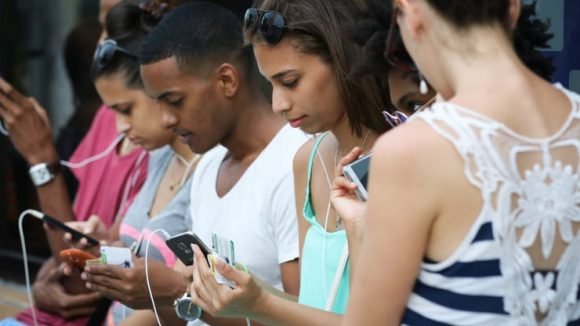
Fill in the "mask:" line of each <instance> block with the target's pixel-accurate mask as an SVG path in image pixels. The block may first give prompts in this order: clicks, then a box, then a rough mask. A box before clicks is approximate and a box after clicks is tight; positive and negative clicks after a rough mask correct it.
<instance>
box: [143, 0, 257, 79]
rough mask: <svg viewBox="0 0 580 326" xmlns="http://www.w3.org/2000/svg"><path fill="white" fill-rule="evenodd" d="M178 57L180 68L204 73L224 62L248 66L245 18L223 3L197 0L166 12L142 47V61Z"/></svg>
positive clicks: (249, 60) (243, 66)
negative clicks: (243, 22) (244, 28)
mask: <svg viewBox="0 0 580 326" xmlns="http://www.w3.org/2000/svg"><path fill="white" fill-rule="evenodd" d="M171 57H175V59H176V60H177V64H178V66H179V69H180V70H182V71H186V72H191V73H196V74H197V73H200V72H202V71H206V70H207V69H213V68H214V67H216V66H217V65H219V64H221V63H225V62H228V63H232V64H237V66H238V68H248V64H250V65H251V64H252V62H253V61H254V60H253V56H252V53H251V51H247V50H245V51H244V41H243V37H242V20H241V19H240V17H239V15H236V14H234V13H233V12H232V11H231V10H230V9H228V8H225V7H223V6H221V5H218V4H215V3H211V2H206V1H194V2H191V3H187V4H184V5H181V6H179V7H177V8H176V9H175V10H173V11H172V12H170V13H169V14H168V15H166V16H165V17H164V18H163V19H162V20H161V22H160V23H159V24H158V25H157V27H156V28H155V29H154V30H153V31H152V32H151V34H150V35H149V36H147V38H146V39H145V42H144V43H143V45H142V46H141V49H140V51H139V61H140V63H141V64H142V65H146V64H150V63H154V62H158V61H161V60H164V59H167V58H171Z"/></svg>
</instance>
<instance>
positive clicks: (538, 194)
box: [413, 90, 580, 326]
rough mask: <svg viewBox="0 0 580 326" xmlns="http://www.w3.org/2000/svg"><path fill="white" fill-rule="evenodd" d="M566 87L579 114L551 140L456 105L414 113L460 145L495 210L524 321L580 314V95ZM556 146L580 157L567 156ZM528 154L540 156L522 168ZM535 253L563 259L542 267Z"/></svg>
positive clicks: (558, 320) (503, 263) (508, 306)
mask: <svg viewBox="0 0 580 326" xmlns="http://www.w3.org/2000/svg"><path fill="white" fill-rule="evenodd" d="M563 91H564V92H565V93H566V94H567V95H568V96H569V97H570V98H571V102H572V103H574V105H573V108H572V112H571V114H570V117H569V119H568V120H567V121H566V122H565V124H564V126H562V128H561V129H560V131H559V132H558V133H556V134H555V135H554V136H553V137H550V138H546V139H529V138H526V137H523V136H520V135H518V134H516V133H515V132H513V131H512V130H510V129H509V128H507V127H506V126H504V125H502V124H501V123H499V122H497V121H494V120H492V119H490V118H487V117H485V116H482V115H479V114H478V113H476V112H474V111H471V110H468V109H464V108H461V107H459V106H455V105H453V104H449V103H440V104H435V105H434V106H433V108H432V110H430V111H425V112H421V113H420V114H418V115H417V116H416V117H414V118H413V119H416V118H418V119H421V120H423V121H425V122H426V123H428V124H429V126H430V127H432V128H433V129H434V130H435V131H436V132H438V133H439V134H440V135H442V136H443V137H445V138H446V139H447V140H449V141H450V142H451V143H453V145H454V146H455V148H456V149H457V151H458V152H459V154H460V155H461V157H462V158H463V159H464V161H465V175H466V178H467V180H468V181H469V182H470V183H471V184H473V185H474V186H476V187H478V188H479V189H480V190H481V193H482V198H483V207H482V212H484V211H487V212H490V213H489V215H488V217H489V220H491V221H493V231H494V238H495V239H496V241H498V242H499V245H500V247H501V253H500V270H501V273H502V276H503V278H504V279H505V280H506V288H505V292H504V298H503V299H504V309H505V311H507V312H508V313H509V314H510V315H511V316H512V317H513V318H514V320H515V321H516V324H518V325H520V324H521V325H534V324H538V323H540V324H542V325H550V326H551V325H565V324H566V323H567V322H568V321H570V320H574V319H572V318H578V317H580V316H579V315H580V303H579V300H578V293H579V292H578V291H579V289H580V288H579V287H580V231H578V232H576V233H575V232H574V229H575V228H576V229H578V225H580V96H578V95H575V94H572V93H570V92H567V91H565V90H563ZM557 150H560V152H559V153H561V151H562V150H567V151H568V152H567V153H574V154H573V155H568V156H567V157H568V158H569V157H574V155H576V157H577V158H576V160H572V161H571V160H565V161H562V160H560V159H557V157H556V156H557V155H556V154H555V152H556V151H557ZM522 155H528V158H529V157H530V155H531V156H532V157H541V159H539V160H538V161H539V162H536V163H535V164H533V165H532V166H531V168H527V169H526V168H521V167H520V164H519V163H520V162H519V160H520V158H521V156H522ZM555 243H559V244H560V246H559V249H558V250H559V251H558V252H556V251H555V248H556V247H555ZM563 245H564V247H562V246H563ZM534 247H535V249H534ZM534 250H535V251H534ZM536 251H539V255H540V256H541V258H543V260H545V261H547V260H548V259H552V260H551V261H553V260H554V259H556V261H557V265H556V266H555V268H554V269H553V270H551V271H543V272H541V271H539V270H538V269H537V268H536V267H535V265H534V259H538V257H536V256H534V257H532V256H531V254H530V252H536ZM538 316H541V317H538ZM538 320H541V321H538Z"/></svg>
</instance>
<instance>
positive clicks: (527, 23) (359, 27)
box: [350, 0, 555, 80]
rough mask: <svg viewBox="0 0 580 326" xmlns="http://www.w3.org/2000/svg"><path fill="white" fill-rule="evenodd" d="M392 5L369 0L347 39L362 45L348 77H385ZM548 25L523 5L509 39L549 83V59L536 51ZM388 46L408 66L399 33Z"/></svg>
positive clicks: (543, 44) (543, 42)
mask: <svg viewBox="0 0 580 326" xmlns="http://www.w3.org/2000/svg"><path fill="white" fill-rule="evenodd" d="M392 10H393V8H392V4H391V3H390V2H388V1H384V0H369V1H368V2H367V9H366V10H365V11H364V12H363V13H362V16H361V17H360V19H359V20H358V22H357V24H356V25H355V26H354V28H351V29H350V30H351V33H350V37H351V39H352V40H353V41H354V42H356V43H357V44H359V45H360V46H363V47H364V49H365V51H364V55H363V57H361V59H360V60H359V61H358V62H357V63H356V64H355V65H354V66H353V67H352V69H351V71H350V73H351V75H352V76H361V75H366V74H374V75H377V74H385V73H388V71H389V70H390V69H392V66H391V65H390V64H389V63H388V62H387V60H386V59H385V55H384V53H385V46H386V43H385V40H386V38H387V33H388V31H389V27H390V23H391V19H392ZM549 27H550V25H549V22H545V21H542V20H540V19H538V18H536V2H534V3H531V4H528V5H523V6H522V10H521V14H520V17H519V19H518V22H517V25H516V27H515V30H514V31H513V35H512V39H513V44H514V48H515V50H516V53H517V54H518V56H519V58H520V59H521V60H522V61H523V62H524V64H525V65H526V66H527V67H528V68H530V69H531V70H532V71H534V72H535V73H536V74H538V75H539V76H541V77H542V78H544V79H545V80H550V79H551V76H552V73H553V72H554V70H555V68H554V65H553V63H552V60H551V59H550V58H548V57H546V56H544V55H543V54H542V53H541V52H540V51H539V50H538V49H547V48H548V47H549V46H548V41H549V40H550V39H552V37H553V35H552V34H550V33H548V28H549ZM393 34H394V35H393V37H394V39H393V43H392V46H393V47H396V48H398V49H400V51H398V54H399V56H398V59H399V60H401V61H404V62H406V63H409V64H412V63H413V60H412V59H411V57H410V56H409V54H408V53H407V52H406V51H405V47H404V45H403V41H402V39H401V36H400V33H399V32H398V30H396V31H395V32H394V33H393Z"/></svg>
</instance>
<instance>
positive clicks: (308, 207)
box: [302, 132, 328, 223]
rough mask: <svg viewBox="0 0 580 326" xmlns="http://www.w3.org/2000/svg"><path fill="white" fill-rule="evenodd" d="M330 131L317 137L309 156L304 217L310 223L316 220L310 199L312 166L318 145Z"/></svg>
mask: <svg viewBox="0 0 580 326" xmlns="http://www.w3.org/2000/svg"><path fill="white" fill-rule="evenodd" d="M327 134H328V132H325V133H323V134H322V135H320V136H319V137H317V138H316V140H315V141H314V146H313V147H312V151H311V152H310V157H309V158H308V170H307V172H306V191H305V194H306V198H305V199H304V208H303V209H302V214H303V215H304V218H305V219H306V220H307V221H309V222H310V223H312V222H314V221H315V220H316V218H315V217H316V216H315V214H314V209H313V208H312V203H311V199H310V180H311V179H312V166H313V165H314V160H315V159H316V152H317V151H318V147H319V146H320V143H322V140H323V139H324V137H326V135H327Z"/></svg>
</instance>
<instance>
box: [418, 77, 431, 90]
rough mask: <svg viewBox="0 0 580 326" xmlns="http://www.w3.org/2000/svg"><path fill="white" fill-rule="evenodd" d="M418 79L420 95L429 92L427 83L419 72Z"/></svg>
mask: <svg viewBox="0 0 580 326" xmlns="http://www.w3.org/2000/svg"><path fill="white" fill-rule="evenodd" d="M419 79H420V80H421V81H420V82H419V93H421V95H425V94H427V93H428V92H429V86H428V85H427V82H426V81H425V78H424V77H423V74H421V73H419Z"/></svg>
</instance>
